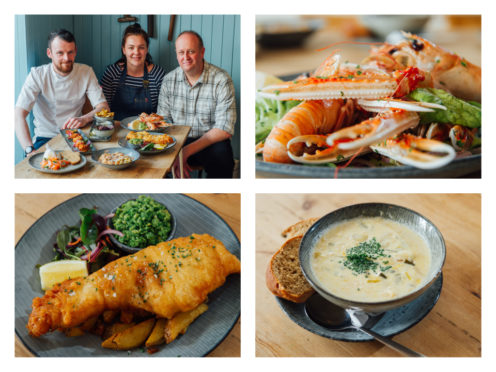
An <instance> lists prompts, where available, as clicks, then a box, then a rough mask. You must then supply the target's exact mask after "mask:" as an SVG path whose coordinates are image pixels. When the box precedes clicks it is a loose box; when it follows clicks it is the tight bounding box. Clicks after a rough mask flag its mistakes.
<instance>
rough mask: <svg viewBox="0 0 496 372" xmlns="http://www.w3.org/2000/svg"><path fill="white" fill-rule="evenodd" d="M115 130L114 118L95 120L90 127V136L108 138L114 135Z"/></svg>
mask: <svg viewBox="0 0 496 372" xmlns="http://www.w3.org/2000/svg"><path fill="white" fill-rule="evenodd" d="M114 131H115V127H114V122H113V121H112V120H108V119H107V120H103V121H95V122H94V123H93V125H92V126H91V129H90V138H92V139H107V138H110V137H112V134H113V133H114Z"/></svg>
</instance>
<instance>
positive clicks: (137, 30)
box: [116, 23, 153, 66]
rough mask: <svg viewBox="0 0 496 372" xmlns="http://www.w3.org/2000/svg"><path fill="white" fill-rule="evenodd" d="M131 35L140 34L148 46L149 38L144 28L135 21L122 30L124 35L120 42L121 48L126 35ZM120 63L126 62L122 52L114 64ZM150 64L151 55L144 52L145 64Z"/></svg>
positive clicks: (124, 42)
mask: <svg viewBox="0 0 496 372" xmlns="http://www.w3.org/2000/svg"><path fill="white" fill-rule="evenodd" d="M131 35H136V36H141V37H142V38H143V39H144V40H145V43H146V47H147V48H149V47H150V38H149V37H148V34H147V33H146V31H145V30H143V29H142V28H141V25H140V24H139V23H135V24H132V25H130V26H127V27H126V29H125V30H124V35H123V36H122V43H121V47H122V48H124V46H125V45H126V40H127V38H128V36H131ZM121 51H122V49H121ZM122 63H127V61H126V56H125V55H124V53H123V54H122V56H121V58H119V59H118V60H117V62H116V64H122ZM151 64H153V60H152V56H151V55H150V53H146V58H145V65H147V66H148V65H151Z"/></svg>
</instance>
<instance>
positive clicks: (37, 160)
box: [28, 151, 86, 174]
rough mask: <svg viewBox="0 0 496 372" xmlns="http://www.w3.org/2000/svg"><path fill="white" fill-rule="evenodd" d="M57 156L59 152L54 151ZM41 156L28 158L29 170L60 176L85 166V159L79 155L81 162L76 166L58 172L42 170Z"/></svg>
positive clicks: (71, 165) (40, 154) (35, 155)
mask: <svg viewBox="0 0 496 372" xmlns="http://www.w3.org/2000/svg"><path fill="white" fill-rule="evenodd" d="M55 152H56V153H57V154H58V153H60V151H55ZM43 155H44V153H39V154H34V155H32V156H30V157H29V159H28V163H29V165H30V167H31V168H34V169H36V170H37V171H39V172H43V173H52V174H62V173H70V172H74V171H77V170H78V169H81V168H83V167H84V166H85V165H86V157H85V156H83V155H81V161H80V162H79V163H77V164H69V165H68V166H67V167H64V168H61V169H59V170H52V169H47V168H43V167H42V166H41V161H42V160H43Z"/></svg>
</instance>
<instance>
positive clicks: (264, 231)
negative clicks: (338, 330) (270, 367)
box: [256, 194, 481, 357]
mask: <svg viewBox="0 0 496 372" xmlns="http://www.w3.org/2000/svg"><path fill="white" fill-rule="evenodd" d="M362 202H385V203H391V204H397V205H401V206H405V207H407V208H410V209H413V210H415V211H417V212H419V213H420V214H422V215H423V216H425V217H426V218H427V219H429V220H431V221H432V222H433V223H434V224H435V225H436V226H437V227H438V228H439V230H440V231H441V233H442V234H443V236H444V239H445V242H446V250H447V257H446V262H445V265H444V268H443V276H444V282H443V289H442V292H441V296H440V298H439V301H438V302H437V304H436V305H435V306H434V308H433V309H432V311H431V312H430V313H429V314H428V315H427V316H426V317H425V318H424V319H423V320H422V321H421V322H420V323H418V324H417V325H415V326H414V327H412V328H410V329H409V330H407V331H405V332H403V333H401V334H399V335H396V336H394V337H393V340H395V341H397V342H399V343H401V344H404V345H405V346H407V347H409V348H411V349H413V350H415V351H418V352H420V353H422V354H424V355H427V356H435V357H453V356H465V357H468V356H472V357H475V356H477V357H479V356H480V355H481V197H480V194H325V195H318V194H298V195H294V194H283V195H273V194H261V195H257V201H256V245H257V248H256V355H257V356H277V357H289V356H298V357H306V356H322V357H323V356H327V357H329V356H334V357H336V356H341V357H352V356H360V357H367V356H376V357H386V356H391V357H397V356H399V354H397V353H396V352H395V351H393V350H391V349H389V348H387V347H385V346H383V345H382V344H380V343H379V342H377V341H369V342H357V343H353V342H343V341H334V340H331V339H327V338H324V337H320V336H317V335H315V334H313V333H310V332H309V331H306V330H305V329H303V328H301V327H299V326H298V325H296V324H295V323H293V322H292V321H291V320H290V319H289V318H288V317H287V316H286V315H285V314H284V313H283V311H282V310H281V309H280V308H279V306H278V304H277V302H276V299H275V297H274V296H273V295H272V294H271V293H270V292H269V290H268V289H267V288H266V286H265V269H266V267H267V264H268V263H269V260H270V258H271V256H272V255H273V254H274V253H275V252H276V250H277V249H279V247H280V246H281V244H282V243H283V242H284V239H283V238H282V237H281V232H282V231H283V230H284V229H285V228H286V227H288V226H290V225H292V224H293V223H296V222H297V221H300V220H302V219H306V218H310V217H321V216H323V215H325V214H327V213H329V212H331V211H333V210H335V209H337V208H341V207H344V206H347V205H350V204H356V203H362Z"/></svg>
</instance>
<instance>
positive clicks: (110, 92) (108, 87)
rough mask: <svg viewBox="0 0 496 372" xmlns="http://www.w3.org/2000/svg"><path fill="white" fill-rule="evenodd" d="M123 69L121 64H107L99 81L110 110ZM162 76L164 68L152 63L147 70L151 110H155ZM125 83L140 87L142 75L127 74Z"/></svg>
mask: <svg viewBox="0 0 496 372" xmlns="http://www.w3.org/2000/svg"><path fill="white" fill-rule="evenodd" d="M123 71H124V70H123V69H122V68H121V66H119V65H118V64H116V63H114V64H111V65H108V66H107V68H106V69H105V72H104V73H103V76H102V79H101V81H100V84H101V85H102V89H103V94H104V95H105V98H106V99H107V102H108V104H109V106H110V110H111V111H114V110H113V109H112V98H114V95H115V92H116V90H117V88H118V87H119V79H120V78H121V75H122V73H123ZM164 76H165V71H164V69H162V67H160V66H158V65H153V67H152V70H151V71H150V72H148V79H149V80H150V85H149V88H150V96H151V99H152V106H153V110H152V112H157V103H158V95H159V93H160V86H161V85H162V80H163V79H164ZM125 84H126V85H129V86H132V87H137V88H139V87H142V86H143V77H133V76H129V75H127V76H126V80H125Z"/></svg>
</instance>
